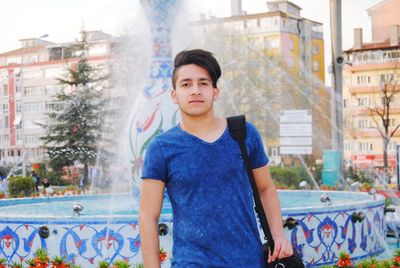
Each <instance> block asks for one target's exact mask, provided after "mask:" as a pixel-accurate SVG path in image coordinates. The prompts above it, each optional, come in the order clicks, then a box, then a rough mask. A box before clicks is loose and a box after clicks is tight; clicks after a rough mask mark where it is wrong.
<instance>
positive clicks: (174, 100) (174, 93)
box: [171, 89, 178, 104]
mask: <svg viewBox="0 0 400 268" xmlns="http://www.w3.org/2000/svg"><path fill="white" fill-rule="evenodd" d="M171 99H172V102H173V103H175V104H177V103H178V100H177V99H176V90H175V89H172V90H171Z"/></svg>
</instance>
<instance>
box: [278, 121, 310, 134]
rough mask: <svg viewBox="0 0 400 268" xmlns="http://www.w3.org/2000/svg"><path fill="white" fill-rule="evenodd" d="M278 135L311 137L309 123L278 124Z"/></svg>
mask: <svg viewBox="0 0 400 268" xmlns="http://www.w3.org/2000/svg"><path fill="white" fill-rule="evenodd" d="M279 136H281V137H311V136H312V125H311V124H307V123H305V124H280V125H279Z"/></svg>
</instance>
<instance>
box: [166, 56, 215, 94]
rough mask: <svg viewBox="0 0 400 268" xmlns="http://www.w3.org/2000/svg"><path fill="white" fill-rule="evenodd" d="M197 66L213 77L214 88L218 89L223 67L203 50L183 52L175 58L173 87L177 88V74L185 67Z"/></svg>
mask: <svg viewBox="0 0 400 268" xmlns="http://www.w3.org/2000/svg"><path fill="white" fill-rule="evenodd" d="M189 64H195V65H198V66H200V67H203V68H204V69H206V71H207V72H208V74H209V75H210V77H211V81H212V85H213V87H214V88H215V87H217V82H218V79H219V78H220V77H221V67H220V66H219V63H218V61H217V60H216V59H215V57H214V55H213V54H212V53H211V52H209V51H206V50H203V49H192V50H183V51H181V52H179V53H178V54H177V55H176V56H175V60H174V71H173V72H172V87H173V88H174V89H175V88H176V79H177V77H176V74H177V72H178V70H179V68H180V67H181V66H183V65H189Z"/></svg>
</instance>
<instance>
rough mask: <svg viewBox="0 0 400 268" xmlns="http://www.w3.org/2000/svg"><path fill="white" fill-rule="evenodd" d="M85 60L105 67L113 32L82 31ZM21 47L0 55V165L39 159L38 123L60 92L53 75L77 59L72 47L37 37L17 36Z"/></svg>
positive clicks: (41, 130)
mask: <svg viewBox="0 0 400 268" xmlns="http://www.w3.org/2000/svg"><path fill="white" fill-rule="evenodd" d="M86 38H87V42H88V44H89V51H88V61H89V63H90V64H91V65H93V66H95V67H99V68H109V64H110V55H111V54H112V50H113V44H114V43H113V38H112V36H110V35H108V34H105V33H103V32H101V31H88V32H86ZM20 41H21V47H20V48H18V49H15V50H12V51H9V52H5V53H1V54H0V88H1V90H0V105H1V106H0V164H1V165H16V164H18V163H21V162H22V159H23V158H24V160H25V161H26V164H27V165H28V164H32V163H35V162H41V161H42V160H43V157H44V149H43V144H42V142H41V139H40V137H42V136H43V135H44V133H45V130H44V128H43V127H42V126H41V125H46V124H47V123H48V122H49V121H48V120H49V119H48V116H47V113H48V112H51V111H52V107H54V105H55V103H54V96H55V95H56V94H57V93H59V92H60V91H61V90H64V89H65V88H63V86H62V85H60V83H59V81H58V80H57V78H61V77H63V75H64V74H65V71H66V68H67V67H68V66H72V67H73V66H74V65H76V64H77V62H78V61H79V58H78V57H77V56H76V55H75V52H74V49H73V45H75V44H76V42H71V43H64V44H55V43H51V42H47V41H44V40H42V39H38V38H31V39H22V40H20Z"/></svg>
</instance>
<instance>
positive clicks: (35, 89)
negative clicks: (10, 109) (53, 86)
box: [24, 87, 46, 96]
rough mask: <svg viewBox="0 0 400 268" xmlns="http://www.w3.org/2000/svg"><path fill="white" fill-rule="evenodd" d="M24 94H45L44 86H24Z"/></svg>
mask: <svg viewBox="0 0 400 268" xmlns="http://www.w3.org/2000/svg"><path fill="white" fill-rule="evenodd" d="M24 94H25V96H42V95H46V89H45V88H44V87H25V88H24Z"/></svg>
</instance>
